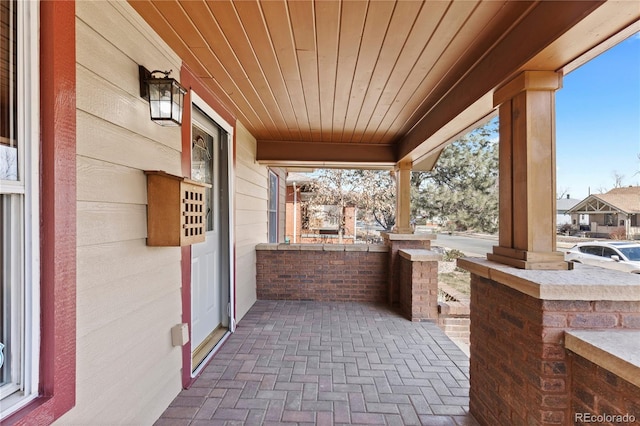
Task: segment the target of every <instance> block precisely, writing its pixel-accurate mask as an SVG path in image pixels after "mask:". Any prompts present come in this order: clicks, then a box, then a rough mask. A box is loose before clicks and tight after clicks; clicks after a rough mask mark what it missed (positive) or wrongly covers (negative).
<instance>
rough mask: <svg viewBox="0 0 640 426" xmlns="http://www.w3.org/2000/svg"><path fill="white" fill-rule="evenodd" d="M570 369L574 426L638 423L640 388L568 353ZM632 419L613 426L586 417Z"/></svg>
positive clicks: (612, 422) (639, 417)
mask: <svg viewBox="0 0 640 426" xmlns="http://www.w3.org/2000/svg"><path fill="white" fill-rule="evenodd" d="M568 357H569V362H570V364H571V369H572V387H571V406H572V412H573V414H572V418H571V419H570V421H571V422H573V424H576V425H583V424H584V425H592V424H596V423H597V424H598V425H610V424H621V423H629V424H637V423H636V422H640V388H638V387H637V386H635V385H633V384H631V383H629V382H627V381H626V380H624V379H621V378H620V377H618V376H616V375H615V374H613V373H611V372H610V371H608V370H605V369H603V368H602V367H600V366H598V365H596V364H594V363H592V362H591V361H589V360H586V359H584V358H583V357H581V356H579V355H576V354H574V353H573V352H569V353H568ZM604 415H607V416H618V415H619V416H624V415H628V416H633V417H634V418H635V420H633V419H629V418H627V419H621V420H623V421H622V422H618V423H616V422H615V421H611V420H615V419H610V421H606V420H607V419H606V418H605V419H604V420H605V421H599V419H596V421H595V422H594V421H593V419H589V418H587V416H604Z"/></svg>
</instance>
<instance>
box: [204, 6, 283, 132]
mask: <svg viewBox="0 0 640 426" xmlns="http://www.w3.org/2000/svg"><path fill="white" fill-rule="evenodd" d="M231 7H232V8H233V13H234V14H235V15H236V19H237V20H238V22H240V23H241V24H242V25H240V29H241V30H242V34H243V35H244V39H245V41H246V43H247V45H248V46H249V48H250V50H251V53H252V55H253V59H254V60H255V62H256V64H258V67H257V68H258V70H259V72H260V75H261V76H262V79H263V80H264V82H265V85H266V88H267V91H268V92H269V94H270V95H271V99H272V101H273V103H274V104H275V105H276V106H277V109H278V112H279V113H280V116H281V117H283V119H282V121H283V123H285V124H286V121H285V120H284V116H283V114H282V110H281V109H280V105H279V104H278V101H277V99H276V97H275V94H274V93H273V91H272V90H271V85H270V84H269V80H268V79H267V77H266V75H265V73H264V69H263V67H262V64H261V63H260V60H259V59H258V56H257V55H256V53H255V49H254V48H253V44H252V43H251V40H250V38H249V35H248V34H247V31H246V30H245V26H244V24H243V23H242V18H241V17H240V14H239V13H238V10H237V8H236V6H235V3H234V2H231ZM207 8H209V6H208V5H207ZM218 27H219V28H220V31H221V33H222V34H223V36H224V38H225V40H226V41H227V45H228V46H229V49H231V51H232V52H234V57H235V59H236V61H237V62H238V64H239V66H240V68H241V69H242V71H243V72H244V75H245V76H246V77H247V82H248V84H249V85H250V86H251V87H252V88H253V90H254V91H255V93H256V95H257V96H258V99H260V101H261V103H262V105H263V107H264V109H265V111H266V113H267V116H268V117H269V118H270V119H271V121H272V123H273V125H274V128H275V129H276V134H277V135H278V136H280V137H282V134H281V133H280V130H279V129H278V127H279V126H277V125H276V123H275V120H274V118H273V116H272V114H271V109H270V108H268V107H267V105H266V104H265V102H264V101H263V98H262V96H261V94H260V91H259V90H258V89H257V88H256V87H255V85H254V84H253V80H252V79H251V77H249V73H248V72H247V71H246V70H245V67H244V66H243V64H242V61H240V58H238V56H237V55H236V54H235V50H234V49H233V47H232V46H231V42H230V41H229V39H228V37H227V36H226V34H224V31H222V28H221V27H220V26H219V25H218Z"/></svg>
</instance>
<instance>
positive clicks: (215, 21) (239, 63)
mask: <svg viewBox="0 0 640 426" xmlns="http://www.w3.org/2000/svg"><path fill="white" fill-rule="evenodd" d="M205 6H206V8H207V11H208V12H209V16H210V17H211V20H212V22H213V23H214V25H215V26H216V28H217V30H218V32H219V33H220V34H221V35H222V38H223V39H224V40H225V43H226V44H227V47H228V48H229V50H230V51H231V52H232V54H233V58H234V59H235V61H236V62H237V64H238V67H239V68H240V69H241V70H242V73H243V77H245V78H246V81H247V84H248V85H249V86H250V87H251V89H253V92H254V94H255V95H256V98H257V99H259V100H260V105H261V106H262V108H263V109H264V110H265V112H266V114H267V117H269V119H270V120H271V123H272V125H273V128H276V129H277V126H276V125H275V122H274V120H273V117H271V114H270V113H269V109H268V108H267V106H266V105H265V104H264V102H263V101H262V98H261V96H260V94H259V93H258V91H257V90H256V88H255V86H254V85H253V82H252V81H251V79H250V78H249V75H248V74H247V73H246V71H245V69H244V67H243V66H242V62H241V61H240V59H239V58H238V56H237V55H236V53H235V50H234V49H233V47H232V46H231V43H230V42H229V38H228V37H227V35H226V34H225V33H224V31H223V29H222V27H221V26H220V24H219V22H218V19H217V18H216V16H215V14H214V13H213V11H212V10H211V7H210V6H209V4H207V3H206V2H205ZM232 6H233V4H232ZM181 7H182V6H181ZM233 10H234V13H235V12H236V10H235V7H234V8H233ZM187 16H188V15H187ZM189 21H191V24H192V25H193V26H194V28H195V29H196V31H198V33H199V34H200V36H201V37H202V38H203V39H204V40H205V43H206V45H207V49H208V50H209V52H210V53H211V55H213V57H214V58H215V59H216V61H218V63H219V64H220V67H221V68H222V69H223V70H224V72H225V73H226V74H227V76H228V77H229V79H230V80H231V81H232V82H233V83H234V86H235V88H236V89H237V90H238V93H239V94H240V95H241V96H242V98H244V100H245V101H246V102H247V105H249V108H250V109H251V111H253V113H254V114H255V115H256V117H257V118H258V121H259V122H260V123H261V124H262V125H263V127H266V126H265V123H264V120H263V119H262V118H261V117H262V116H261V115H260V114H259V113H258V111H257V110H256V108H255V107H254V106H253V104H252V102H250V101H249V100H248V99H247V97H246V95H245V93H244V91H243V90H241V89H240V86H238V84H237V83H236V79H235V78H233V76H232V75H231V74H229V72H228V71H227V69H226V67H224V66H223V65H222V64H223V62H222V61H221V60H220V58H219V57H218V55H217V54H216V52H215V51H214V50H213V48H212V47H211V45H210V44H209V42H208V40H206V38H204V36H203V34H202V33H201V32H200V30H199V29H198V27H197V26H196V25H195V23H194V22H193V21H192V20H191V18H190V17H189ZM243 33H244V29H243ZM245 35H246V34H245ZM211 78H213V79H214V80H215V78H214V77H213V76H211ZM223 90H224V89H223ZM267 131H268V132H269V133H272V132H271V131H270V130H267ZM276 133H278V134H279V132H278V131H276Z"/></svg>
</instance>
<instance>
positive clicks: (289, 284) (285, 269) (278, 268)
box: [256, 244, 389, 303]
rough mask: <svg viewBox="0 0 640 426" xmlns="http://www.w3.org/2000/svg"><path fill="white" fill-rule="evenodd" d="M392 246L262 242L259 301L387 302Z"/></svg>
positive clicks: (258, 266) (258, 267) (258, 253)
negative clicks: (390, 248) (389, 257)
mask: <svg viewBox="0 0 640 426" xmlns="http://www.w3.org/2000/svg"><path fill="white" fill-rule="evenodd" d="M388 256H389V254H388V249H387V247H385V246H382V245H350V244H344V245H340V244H330V245H319V244H259V245H258V246H256V263H257V264H256V270H257V275H256V289H257V297H258V300H311V301H324V302H376V303H379V302H385V301H386V300H387V294H388V268H389V267H388V262H389V260H388Z"/></svg>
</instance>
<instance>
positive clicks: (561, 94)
mask: <svg viewBox="0 0 640 426" xmlns="http://www.w3.org/2000/svg"><path fill="white" fill-rule="evenodd" d="M639 155H640V33H637V34H635V35H633V36H631V37H630V38H628V39H626V40H624V41H623V42H621V43H619V44H618V45H616V46H614V47H613V48H611V49H609V50H608V51H606V52H604V53H602V54H601V55H599V56H598V57H596V58H594V59H592V60H591V61H589V62H587V63H586V64H584V65H583V66H581V67H580V68H577V69H576V70H574V71H573V72H571V73H569V74H568V75H566V76H564V80H563V88H562V89H560V90H559V91H557V92H556V167H557V171H556V188H557V191H558V192H559V193H561V192H565V193H567V194H569V195H570V196H571V198H577V199H582V198H585V197H587V196H588V195H589V193H591V194H595V193H599V192H602V191H603V190H604V191H605V192H606V191H608V190H610V189H611V188H613V186H614V183H615V178H614V174H618V175H622V176H623V179H622V184H623V185H624V186H629V185H634V186H635V185H640V158H638V156H639Z"/></svg>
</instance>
